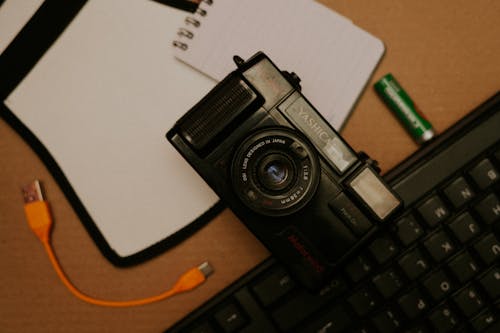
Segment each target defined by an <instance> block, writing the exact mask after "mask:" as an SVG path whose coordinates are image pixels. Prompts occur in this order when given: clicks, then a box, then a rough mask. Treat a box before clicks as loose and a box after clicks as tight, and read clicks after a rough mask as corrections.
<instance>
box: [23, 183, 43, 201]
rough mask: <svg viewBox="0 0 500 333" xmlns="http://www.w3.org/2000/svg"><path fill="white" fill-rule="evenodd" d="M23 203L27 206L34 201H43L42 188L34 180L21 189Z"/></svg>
mask: <svg viewBox="0 0 500 333" xmlns="http://www.w3.org/2000/svg"><path fill="white" fill-rule="evenodd" d="M23 197H24V203H25V204H28V203H31V202H35V201H43V193H42V188H41V186H40V182H39V181H38V180H36V179H35V180H34V181H32V182H31V183H29V184H28V185H26V186H24V187H23Z"/></svg>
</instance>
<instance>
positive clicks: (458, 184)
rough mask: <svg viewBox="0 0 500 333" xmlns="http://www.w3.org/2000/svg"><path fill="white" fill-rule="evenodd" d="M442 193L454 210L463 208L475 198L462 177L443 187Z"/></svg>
mask: <svg viewBox="0 0 500 333" xmlns="http://www.w3.org/2000/svg"><path fill="white" fill-rule="evenodd" d="M443 192H444V194H445V195H446V197H447V198H448V200H450V202H451V203H452V204H453V206H454V207H455V208H459V207H461V206H463V205H464V204H466V203H467V202H469V201H470V200H472V199H473V198H474V196H475V193H474V191H473V190H472V188H471V187H470V185H469V184H468V183H467V181H466V180H465V179H464V178H463V177H459V178H457V179H455V180H454V181H453V182H452V183H451V184H450V185H448V186H447V187H445V189H444V191H443Z"/></svg>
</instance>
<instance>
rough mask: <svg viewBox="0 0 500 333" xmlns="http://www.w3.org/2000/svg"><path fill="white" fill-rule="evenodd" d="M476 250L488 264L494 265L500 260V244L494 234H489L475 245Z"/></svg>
mask: <svg viewBox="0 0 500 333" xmlns="http://www.w3.org/2000/svg"><path fill="white" fill-rule="evenodd" d="M474 249H475V250H476V252H477V254H479V256H480V257H481V259H482V260H483V261H484V262H485V263H486V264H492V263H493V262H495V261H497V260H498V258H500V242H499V241H498V239H497V238H496V237H495V235H494V234H487V235H486V236H485V237H483V238H482V239H481V240H479V241H478V242H477V243H475V244H474Z"/></svg>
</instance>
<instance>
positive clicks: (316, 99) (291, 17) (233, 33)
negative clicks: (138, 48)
mask: <svg viewBox="0 0 500 333" xmlns="http://www.w3.org/2000/svg"><path fill="white" fill-rule="evenodd" d="M173 44H174V46H175V55H176V57H178V58H179V59H181V60H182V61H184V62H186V63H188V64H189V65H191V66H193V67H195V68H196V69H198V70H200V71H201V72H203V73H205V74H206V75H208V76H210V77H212V78H214V79H216V80H221V79H222V78H223V77H224V76H225V75H227V73H229V72H230V71H231V70H233V69H234V65H233V64H232V63H231V62H228V61H227V59H232V57H233V55H239V56H240V57H242V58H243V59H247V58H249V57H250V56H251V55H253V54H254V53H255V52H256V51H264V52H265V53H266V54H267V55H268V56H269V57H270V58H271V59H273V61H274V62H275V63H276V64H278V65H279V67H280V68H281V69H283V70H288V71H294V72H295V73H296V74H298V76H299V77H300V78H301V79H302V83H301V85H302V89H303V93H304V95H305V96H307V97H308V98H309V99H310V100H311V102H312V103H313V104H314V105H315V106H316V107H317V109H318V110H319V111H320V112H321V113H322V114H323V116H325V118H326V119H327V120H329V121H330V123H331V124H332V125H333V126H334V127H335V128H336V129H340V128H341V127H342V125H343V123H344V121H345V119H346V117H347V116H348V114H349V112H350V111H351V109H352V108H353V106H354V104H355V102H356V100H357V98H358V97H359V95H360V94H361V92H362V91H363V88H364V87H365V85H366V83H367V81H368V79H369V78H370V76H371V74H372V72H373V70H374V69H375V67H376V66H377V64H378V62H379V60H380V58H381V57H382V55H383V53H384V45H383V43H382V42H381V41H380V40H379V39H377V38H376V37H374V36H372V35H371V34H369V33H367V32H366V31H364V30H363V29H361V28H359V27H357V26H356V25H354V24H353V23H352V22H351V21H350V20H348V19H347V18H345V17H343V16H341V15H340V14H338V13H336V12H334V11H332V10H330V9H329V8H327V7H325V6H323V5H321V4H320V3H317V2H315V1H311V0H294V1H289V0H273V1H268V0H238V1H234V0H213V1H203V2H202V3H201V4H200V6H199V8H198V12H197V14H195V15H190V16H188V17H187V18H186V20H185V22H184V24H183V25H182V26H181V27H179V31H178V38H177V39H176V40H175V41H174V43H173Z"/></svg>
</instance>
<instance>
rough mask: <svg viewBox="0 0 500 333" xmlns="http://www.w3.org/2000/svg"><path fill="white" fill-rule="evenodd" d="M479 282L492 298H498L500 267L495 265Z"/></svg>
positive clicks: (499, 294) (499, 292)
mask: <svg viewBox="0 0 500 333" xmlns="http://www.w3.org/2000/svg"><path fill="white" fill-rule="evenodd" d="M479 283H480V284H481V286H482V287H483V289H484V291H485V292H486V293H487V294H488V297H490V298H491V299H492V300H494V301H495V300H497V299H498V297H499V296H500V268H498V267H493V268H491V269H490V270H489V271H488V272H486V273H485V274H484V275H483V276H482V277H481V279H480V280H479Z"/></svg>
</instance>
